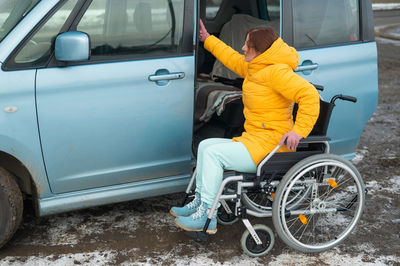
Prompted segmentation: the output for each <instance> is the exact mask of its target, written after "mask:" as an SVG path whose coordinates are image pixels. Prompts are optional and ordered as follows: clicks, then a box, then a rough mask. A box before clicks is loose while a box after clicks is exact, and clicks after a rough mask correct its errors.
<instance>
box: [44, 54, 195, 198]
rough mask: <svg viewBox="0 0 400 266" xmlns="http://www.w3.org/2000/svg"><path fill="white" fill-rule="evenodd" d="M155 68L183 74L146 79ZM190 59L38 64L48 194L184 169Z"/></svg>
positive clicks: (188, 164) (189, 128)
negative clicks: (165, 78)
mask: <svg viewBox="0 0 400 266" xmlns="http://www.w3.org/2000/svg"><path fill="white" fill-rule="evenodd" d="M159 71H161V72H162V71H168V72H169V73H184V75H185V76H184V78H183V79H176V80H169V81H157V82H153V81H150V80H149V77H150V76H151V75H155V74H156V73H159ZM193 84H194V56H186V57H171V58H165V59H151V60H137V61H128V62H113V63H103V64H90V65H78V66H68V67H61V68H47V69H39V70H38V74H37V79H36V90H37V109H38V121H39V128H40V134H41V140H42V148H43V157H44V160H45V164H46V169H47V173H48V175H49V177H51V178H50V185H51V187H52V190H53V192H54V193H64V192H69V191H77V190H83V189H89V188H96V187H104V186H109V185H116V184H123V183H129V182H137V181H142V180H146V179H151V178H158V177H163V176H176V175H182V174H187V173H190V170H191V161H192V152H191V143H192V125H193V98H194V90H193Z"/></svg>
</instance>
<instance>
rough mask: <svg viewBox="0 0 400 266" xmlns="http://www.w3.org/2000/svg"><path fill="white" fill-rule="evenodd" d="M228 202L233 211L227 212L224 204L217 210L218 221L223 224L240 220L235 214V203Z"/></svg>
mask: <svg viewBox="0 0 400 266" xmlns="http://www.w3.org/2000/svg"><path fill="white" fill-rule="evenodd" d="M227 204H228V206H229V208H230V210H231V212H232V213H227V212H226V210H225V209H224V206H222V205H221V207H219V209H218V212H217V221H218V223H219V224H222V225H231V224H234V223H236V222H237V221H239V218H238V217H236V216H235V203H234V202H232V201H228V202H227Z"/></svg>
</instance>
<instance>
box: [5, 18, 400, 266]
mask: <svg viewBox="0 0 400 266" xmlns="http://www.w3.org/2000/svg"><path fill="white" fill-rule="evenodd" d="M397 19H398V20H400V17H399V16H397ZM377 20H378V23H379V18H378V19H377ZM394 20H396V16H395V18H394ZM398 23H400V21H398ZM377 42H378V53H379V87H380V93H379V106H378V109H377V111H376V113H375V114H374V115H373V117H372V118H371V119H370V121H369V123H368V124H367V126H366V128H365V131H364V133H363V135H362V137H361V140H360V143H359V146H358V151H357V156H356V158H355V159H354V160H353V163H354V164H355V165H356V166H357V168H358V169H359V171H360V173H361V175H362V176H363V178H364V181H365V184H366V186H367V189H368V191H369V193H368V195H367V199H366V208H365V212H364V214H363V216H362V219H361V222H360V224H359V226H358V227H357V229H356V231H355V232H354V233H353V234H352V235H351V236H350V237H349V238H348V239H347V240H346V241H345V242H344V243H343V244H341V245H340V246H338V247H336V248H334V249H332V250H330V251H327V252H323V253H319V254H302V253H298V252H296V251H294V250H291V249H289V248H287V247H286V246H285V245H284V244H283V243H282V242H281V241H280V240H277V242H276V244H275V247H274V248H273V250H272V251H271V254H270V255H268V256H266V257H263V258H249V257H248V256H246V255H243V254H242V250H241V248H240V243H239V240H240V237H241V234H242V232H243V231H244V230H245V228H244V226H243V225H242V223H236V224H235V225H233V226H219V228H218V229H219V231H218V233H217V234H216V235H215V236H213V237H211V238H210V241H209V242H208V243H206V244H201V243H197V242H195V241H193V240H191V239H189V238H188V237H187V236H186V235H185V234H184V233H183V232H182V231H181V230H179V229H178V228H177V227H176V226H175V225H174V224H173V218H172V216H170V215H169V213H168V210H169V207H170V206H171V205H174V204H177V203H178V202H179V201H180V198H181V194H173V195H167V196H163V197H157V198H151V199H144V200H136V201H131V202H127V203H121V204H115V205H109V206H102V207H97V208H91V209H88V210H82V211H78V212H72V213H67V214H61V215H56V216H51V217H42V218H37V217H35V216H34V214H33V211H32V209H31V208H29V205H28V207H27V208H26V211H25V214H24V220H23V223H22V225H21V228H20V230H18V232H17V233H16V235H15V236H14V238H13V239H12V240H11V241H10V243H9V244H8V245H6V246H5V247H4V248H3V249H1V250H0V265H21V264H25V265H74V264H84V265H109V264H125V265H127V264H196V265H197V264H210V263H214V264H225V265H236V264H242V265H256V264H267V263H270V264H271V265H317V264H318V265H321V264H322V265H324V264H325V265H327V264H328V265H350V264H352V265H400V237H399V232H400V208H399V206H400V197H399V194H400V41H394V40H387V39H383V38H377ZM28 204H29V202H28ZM252 222H254V223H255V222H262V223H265V224H267V225H269V226H272V224H271V221H270V220H266V221H265V220H256V219H252Z"/></svg>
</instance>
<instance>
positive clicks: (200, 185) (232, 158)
mask: <svg viewBox="0 0 400 266" xmlns="http://www.w3.org/2000/svg"><path fill="white" fill-rule="evenodd" d="M196 169H197V170H196V171H197V175H196V192H197V193H200V195H201V200H202V201H204V202H205V203H207V205H208V206H210V207H211V205H212V204H213V202H214V199H215V198H216V196H217V193H218V190H219V187H220V185H221V183H222V178H223V173H224V170H234V171H238V172H245V173H255V172H256V171H257V166H256V165H255V163H254V161H253V159H252V158H251V156H250V154H249V152H248V151H247V149H246V147H245V146H244V145H243V144H242V143H241V142H233V141H232V140H231V139H221V138H211V139H206V140H203V141H202V142H200V145H199V149H198V152H197V166H196Z"/></svg>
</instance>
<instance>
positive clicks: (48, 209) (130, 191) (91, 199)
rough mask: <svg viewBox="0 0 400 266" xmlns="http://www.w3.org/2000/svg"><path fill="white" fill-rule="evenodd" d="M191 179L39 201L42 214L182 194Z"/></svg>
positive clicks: (176, 178) (159, 180)
mask: <svg viewBox="0 0 400 266" xmlns="http://www.w3.org/2000/svg"><path fill="white" fill-rule="evenodd" d="M189 179H190V175H189V174H187V175H181V176H174V177H163V178H157V179H151V180H144V181H139V182H132V183H127V184H122V185H115V186H108V187H104V188H96V189H88V190H82V191H77V192H69V193H63V194H57V195H54V196H53V197H49V198H44V199H40V200H39V202H38V203H39V211H40V213H39V215H40V216H43V215H50V214H56V213H60V212H66V211H73V210H78V209H83V208H88V207H93V206H98V205H104V204H111V203H117V202H122V201H129V200H134V199H142V198H148V197H155V196H159V195H165V194H169V193H175V192H182V191H184V190H185V188H186V187H187V185H188V183H189Z"/></svg>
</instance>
